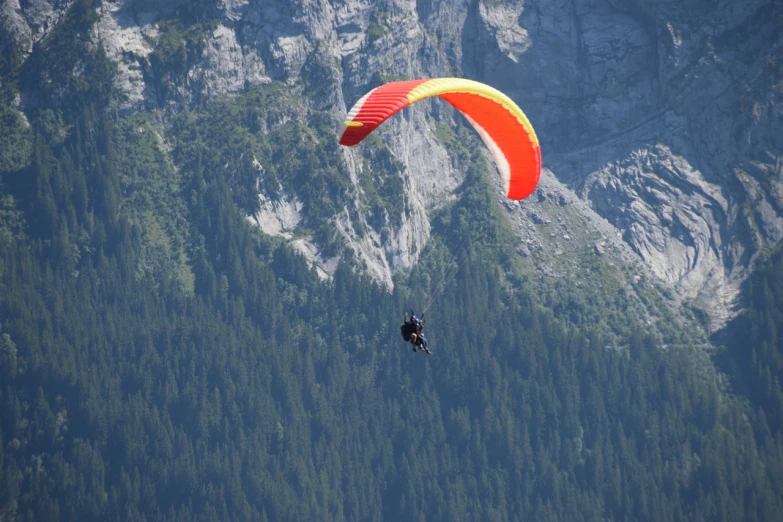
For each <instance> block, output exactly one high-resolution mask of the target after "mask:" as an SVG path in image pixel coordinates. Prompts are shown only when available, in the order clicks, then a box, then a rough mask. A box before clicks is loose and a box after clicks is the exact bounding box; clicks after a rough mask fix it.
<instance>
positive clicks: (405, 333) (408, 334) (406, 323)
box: [400, 310, 432, 355]
mask: <svg viewBox="0 0 783 522" xmlns="http://www.w3.org/2000/svg"><path fill="white" fill-rule="evenodd" d="M423 319H424V316H423V315H422V318H421V319H419V318H418V317H416V314H414V313H413V310H411V316H410V319H409V318H408V314H407V313H405V314H403V323H402V326H400V334H402V338H403V339H404V340H405V341H408V342H410V343H411V345H413V351H414V352H415V351H416V349H417V348H418V349H419V350H421V351H423V352H426V353H427V354H428V355H432V352H431V351H430V349H429V347H428V344H427V339H426V338H425V337H424V336H423V335H422V334H421V330H422V329H423V328H424V320H423Z"/></svg>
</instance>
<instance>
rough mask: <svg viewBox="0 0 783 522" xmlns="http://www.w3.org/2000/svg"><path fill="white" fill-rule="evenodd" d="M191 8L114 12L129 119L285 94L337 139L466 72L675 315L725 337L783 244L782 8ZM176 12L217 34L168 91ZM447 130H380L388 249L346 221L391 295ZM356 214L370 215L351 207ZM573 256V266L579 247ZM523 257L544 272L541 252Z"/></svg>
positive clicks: (353, 167) (27, 7)
mask: <svg viewBox="0 0 783 522" xmlns="http://www.w3.org/2000/svg"><path fill="white" fill-rule="evenodd" d="M195 5H196V4H189V3H185V2H181V1H177V0H168V1H163V2H151V1H130V0H126V1H119V0H117V1H115V2H103V7H102V8H101V14H100V21H99V23H98V24H96V28H95V41H96V43H97V44H100V45H103V46H104V47H105V48H106V50H107V52H108V54H109V55H110V56H111V57H112V58H113V59H115V60H116V61H117V62H118V63H120V74H119V75H118V87H119V88H120V89H121V90H122V91H123V92H125V93H126V98H125V100H124V101H123V102H122V103H123V106H122V107H121V108H122V109H124V110H140V109H143V108H153V107H159V106H163V105H166V104H167V103H171V102H172V101H175V102H177V103H201V102H203V101H204V100H208V99H209V98H210V97H215V96H221V95H225V94H229V93H233V92H237V91H239V90H241V89H243V88H245V87H247V86H248V85H252V84H256V83H264V82H268V81H271V80H278V81H282V82H285V83H287V84H288V85H290V86H291V88H292V89H309V90H310V92H315V93H316V94H313V95H312V97H311V99H312V103H313V104H317V105H318V107H319V108H321V109H323V108H327V109H328V110H331V111H332V113H333V115H334V121H335V125H336V126H337V125H338V124H339V122H340V121H341V118H342V115H343V114H344V112H345V110H346V109H347V107H348V106H350V105H351V104H352V103H353V102H354V101H355V100H356V99H357V98H358V97H359V96H361V95H362V94H363V93H364V92H366V90H367V89H368V88H371V87H372V86H374V85H377V83H378V82H380V81H383V80H388V79H393V78H411V77H421V76H444V75H460V76H467V77H470V78H474V79H477V80H481V81H485V82H487V83H490V84H492V85H494V86H496V87H498V88H499V89H501V90H503V91H504V92H506V93H508V94H509V95H510V96H511V97H512V98H513V99H515V100H516V101H517V102H518V103H519V104H520V106H522V107H523V109H524V110H525V111H526V113H527V114H528V116H529V117H530V119H531V121H532V122H533V124H534V125H535V127H536V129H537V131H538V134H539V137H540V138H541V143H542V150H543V155H544V163H545V166H547V167H548V168H549V170H548V171H547V173H546V174H545V180H544V183H545V184H546V183H548V181H547V179H546V178H547V177H552V178H556V182H557V184H558V185H559V186H560V187H561V189H562V190H561V189H558V190H561V192H562V193H563V194H564V196H563V197H564V198H566V199H568V200H569V201H573V202H574V203H575V204H567V205H562V206H561V205H555V206H553V207H552V208H551V209H550V211H552V212H554V211H557V212H560V213H562V216H565V218H564V219H566V218H567V219H568V220H570V219H571V218H570V217H569V216H577V217H578V216H582V217H581V218H580V219H574V223H576V222H580V220H581V221H585V220H587V221H590V222H595V223H600V227H599V228H600V229H601V230H602V233H601V238H598V239H596V241H593V242H592V243H591V244H590V245H588V246H589V251H590V252H592V253H596V252H600V253H601V255H602V256H603V255H610V254H611V252H614V251H618V252H619V251H622V252H623V254H622V256H623V257H627V256H628V255H629V256H631V257H629V258H627V259H628V260H629V261H628V262H641V263H642V264H643V265H644V266H646V269H647V270H649V272H650V273H651V274H653V276H654V277H656V278H657V279H658V280H659V281H660V283H661V284H663V285H665V286H669V287H671V288H672V289H673V290H674V291H675V292H676V293H677V295H678V296H679V297H680V298H681V299H687V300H695V302H696V303H697V304H700V306H702V307H704V308H705V309H706V310H707V311H708V312H709V313H710V314H711V315H712V317H713V318H714V319H715V324H716V325H719V324H721V323H722V322H723V321H724V320H725V318H726V317H728V316H729V315H730V314H731V313H732V303H733V299H734V297H735V296H736V294H737V291H738V288H739V286H738V285H739V283H740V282H741V281H742V280H743V279H744V278H745V277H746V276H747V274H748V272H749V270H751V269H752V266H753V262H754V260H755V259H756V257H757V256H758V254H759V252H761V251H762V250H763V249H764V248H765V247H767V246H769V245H773V244H776V243H777V242H779V240H780V238H781V237H783V217H782V216H783V178H782V176H783V167H781V165H782V164H783V132H781V130H782V129H783V126H782V125H781V112H783V109H782V108H781V107H783V104H781V103H780V102H781V100H780V97H781V93H782V92H783V88H782V87H781V86H783V83H782V82H783V68H782V67H781V63H780V58H779V57H780V55H781V45H783V37H782V36H781V30H780V27H782V25H781V23H780V20H781V16H783V7H782V6H781V4H780V2H778V1H776V0H748V1H747V2H742V3H740V2H735V1H732V0H717V1H707V0H694V1H690V2H685V3H683V2H671V1H668V0H631V1H629V2H619V1H617V0H604V1H599V2H586V1H584V0H554V1H546V2H545V1H538V0H527V1H523V0H509V1H505V2H491V1H488V0H417V1H416V2H411V1H407V0H406V1H403V0H374V1H371V0H341V1H339V2H333V1H331V2H330V1H327V0H285V1H283V0H222V1H220V2H217V3H214V4H212V3H204V5H205V6H203V7H196V6H195ZM198 5H201V4H198ZM9 6H10V7H9ZM67 6H68V2H53V1H49V2H45V1H33V2H24V5H19V3H18V1H16V0H9V1H7V2H6V3H5V4H4V6H3V10H2V20H3V22H2V23H3V28H4V29H5V31H4V33H5V34H9V35H11V38H13V39H16V40H19V41H21V40H24V39H26V38H27V39H31V40H35V39H38V38H40V37H41V35H42V34H44V33H45V32H46V30H47V28H49V27H50V26H51V24H52V23H54V22H56V20H57V19H58V17H60V16H62V12H63V9H64V8H66V7H67ZM177 9H179V11H177ZM197 9H201V10H202V11H199V12H196V11H194V10H197ZM177 12H178V13H179V14H180V15H183V16H184V14H187V15H188V16H190V17H191V19H194V20H216V21H217V24H216V25H214V26H210V29H209V33H208V35H207V37H206V38H205V41H204V45H203V48H201V51H200V52H201V54H200V56H199V57H197V58H198V59H196V60H194V63H192V64H191V65H190V66H189V69H188V71H187V75H186V77H185V79H183V80H182V81H181V82H180V84H178V85H177V86H176V89H173V90H170V91H167V92H165V93H163V92H160V91H158V90H157V89H156V86H157V83H156V82H159V80H160V74H159V72H157V71H155V70H154V67H153V65H152V64H151V63H150V59H149V57H150V53H152V52H153V50H154V47H155V45H156V39H157V38H158V34H157V32H156V31H157V28H156V24H157V23H158V22H159V21H161V20H165V19H166V18H167V17H171V16H172V15H173V14H174V13H177ZM9 28H10V29H9ZM316 73H317V74H316ZM452 117H453V114H452V112H450V110H449V109H448V108H447V107H444V106H443V105H441V104H437V103H423V104H421V106H419V107H414V108H412V109H410V110H409V111H408V113H407V115H406V116H405V117H402V118H396V119H394V121H391V122H390V124H389V125H387V126H385V127H384V128H383V130H382V131H381V133H382V136H383V139H384V141H385V142H386V143H387V144H388V145H389V146H390V148H391V150H393V151H394V152H395V154H396V155H397V157H398V159H399V160H400V161H402V163H403V164H404V165H405V172H404V173H403V176H404V178H405V181H406V187H409V189H408V191H407V193H406V195H405V197H406V200H407V202H408V206H409V208H410V212H408V213H406V214H404V215H403V216H400V217H398V216H388V220H389V224H390V233H389V234H387V235H385V236H384V238H383V239H381V237H380V236H379V235H378V234H377V233H376V232H375V231H372V230H371V232H370V233H369V234H366V235H364V236H361V237H360V236H359V235H358V234H357V233H356V229H357V227H358V226H359V224H358V223H352V222H351V216H354V219H357V218H356V217H355V216H356V213H352V212H348V211H346V212H344V213H342V214H340V215H338V216H336V218H335V220H336V222H335V226H336V228H337V229H338V230H340V231H341V233H342V234H343V235H344V237H345V240H346V242H347V243H348V244H350V245H351V246H352V247H353V250H354V252H356V253H357V255H358V256H359V257H360V258H361V259H363V260H364V262H365V264H366V265H367V267H368V271H369V272H370V273H372V274H373V275H374V276H375V277H376V278H377V279H378V280H380V281H383V282H385V283H386V284H389V285H390V284H391V275H392V274H393V273H394V272H395V271H398V270H404V269H406V268H407V267H410V266H411V265H412V264H414V263H415V262H416V260H417V259H418V255H419V253H420V252H421V249H422V248H423V246H424V245H425V244H426V242H427V240H428V238H429V216H430V215H431V212H432V210H433V209H434V208H436V207H437V206H438V205H439V204H441V202H443V201H447V200H448V198H450V197H452V195H453V190H454V188H455V187H456V186H458V185H459V183H460V182H461V179H462V175H461V173H460V171H459V167H458V166H457V165H453V164H452V163H451V156H449V154H448V151H446V150H445V149H444V147H443V145H442V143H440V142H439V141H438V140H437V139H436V138H435V137H434V127H433V123H432V121H433V118H436V119H441V120H444V119H445V120H447V121H448V120H449V119H450V118H452ZM345 158H346V164H347V166H348V168H349V172H350V173H351V176H352V179H353V181H354V183H355V182H356V180H357V176H358V174H359V172H360V171H359V169H360V168H361V161H358V152H357V151H353V150H349V151H345ZM434 180H437V182H434ZM550 181H551V180H550ZM547 190H548V189H544V192H546V191H547ZM563 191H564V192H563ZM360 193H361V191H358V190H357V194H360ZM291 197H292V199H291V200H290V201H289V202H288V203H287V204H285V205H282V206H280V207H275V206H271V207H268V208H267V207H264V208H265V210H264V212H265V213H266V214H265V216H266V217H264V218H263V220H262V221H264V222H268V223H275V222H277V223H287V222H288V221H286V220H289V218H290V217H291V216H293V215H294V214H295V213H294V212H292V209H295V207H296V205H295V195H292V196H291ZM569 198H570V199H569ZM545 199H546V198H545ZM354 204H355V205H358V207H361V204H360V202H350V203H348V205H349V206H350V205H354ZM292 205H293V206H292ZM532 206H535V204H534V205H532ZM536 212H537V213H536ZM533 214H535V215H533ZM533 214H530V215H527V214H526V217H525V219H531V220H533V223H534V224H535V221H536V220H539V221H542V223H543V220H544V219H548V220H550V221H552V220H553V219H556V217H555V216H548V217H544V214H543V212H542V211H541V210H538V211H534V212H533ZM539 214H540V215H539ZM360 216H361V214H360ZM582 218H583V219H582ZM358 219H364V218H362V217H360V218H358ZM514 219H515V218H514ZM365 224H366V223H365ZM286 226H288V225H286ZM292 226H293V225H292ZM596 226H598V225H596ZM607 227H609V228H607ZM272 228H274V227H272ZM272 228H269V227H267V229H268V230H269V231H271V232H273V233H274V231H273V230H272ZM279 228H280V230H279V231H278V233H284V232H285V233H291V231H290V230H287V229H286V227H285V226H283V225H280V227H279ZM363 228H368V227H363ZM369 228H371V227H369ZM522 233H523V232H522V231H521V230H520V234H522ZM565 235H568V236H569V237H576V236H578V235H579V233H578V231H574V233H573V234H571V233H566V234H565ZM602 238H603V239H602ZM618 238H619V239H618ZM528 239H531V241H532V238H528ZM291 240H292V241H294V240H297V241H299V240H301V238H295V234H292V235H291ZM616 240H619V241H620V243H618V244H617V248H614V247H612V246H611V245H614V244H615V243H616ZM562 243H563V246H562V247H558V248H559V249H561V250H563V252H564V255H567V253H568V244H570V243H571V241H567V240H566V241H563V242H562ZM526 245H527V243H526ZM313 248H315V250H316V251H317V248H316V247H314V246H313ZM524 250H525V252H527V255H529V256H535V251H536V249H535V248H533V247H530V246H529V245H528V246H525V249H524ZM303 251H313V249H311V248H305V249H303ZM575 252H576V251H575ZM580 252H581V251H580ZM579 255H581V254H579ZM311 257H312V256H311ZM634 260H635V261H634Z"/></svg>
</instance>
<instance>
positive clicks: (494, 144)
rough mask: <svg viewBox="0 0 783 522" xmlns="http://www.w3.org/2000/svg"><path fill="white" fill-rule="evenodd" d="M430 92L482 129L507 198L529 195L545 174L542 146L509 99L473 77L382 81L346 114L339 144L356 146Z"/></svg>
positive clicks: (482, 134)
mask: <svg viewBox="0 0 783 522" xmlns="http://www.w3.org/2000/svg"><path fill="white" fill-rule="evenodd" d="M432 96H438V97H440V98H442V99H444V100H446V101H447V102H449V103H450V104H451V105H453V106H454V107H455V108H456V109H457V110H458V111H460V113H462V114H463V115H464V116H465V118H467V120H468V121H469V122H470V124H471V125H473V128H474V129H476V131H477V132H478V133H479V135H480V136H481V138H482V139H483V140H484V143H485V144H486V145H487V147H488V148H489V150H490V152H491V153H492V157H493V158H494V160H495V164H496V165H497V167H498V170H499V171H500V175H501V176H502V178H503V182H504V186H505V189H506V195H507V197H509V198H511V199H524V198H526V197H528V196H529V195H530V194H531V193H532V192H533V190H534V189H535V188H536V185H537V184H538V179H539V177H540V175H541V149H540V147H539V144H538V138H537V137H536V133H535V131H534V130H533V126H532V125H531V124H530V121H528V119H527V117H526V116H525V114H524V113H523V112H522V109H520V108H519V107H518V106H517V105H516V104H515V103H514V102H513V101H512V100H511V98H509V97H508V96H506V95H505V94H503V93H502V92H500V91H498V90H497V89H495V88H493V87H490V86H489V85H486V84H483V83H480V82H476V81H473V80H465V79H460V78H435V79H424V80H410V81H402V82H391V83H387V84H385V85H381V86H380V87H377V88H375V89H373V90H371V91H370V92H368V93H367V94H365V95H364V96H363V97H362V98H361V99H360V100H359V101H358V102H356V105H354V106H353V108H352V109H351V110H350V111H349V112H348V115H347V116H346V121H345V129H344V130H343V133H342V136H341V137H340V144H341V145H346V146H352V145H356V144H357V143H359V142H360V141H362V140H363V139H364V138H365V137H367V136H368V135H369V134H370V133H371V132H372V131H374V130H375V129H376V128H377V127H378V126H379V125H380V124H382V123H383V122H384V121H386V120H387V119H388V118H389V117H390V116H392V115H394V114H396V113H397V112H399V111H400V110H402V109H403V108H405V107H407V106H408V105H410V104H412V103H415V102H417V101H420V100H423V99H425V98H430V97H432Z"/></svg>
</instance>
